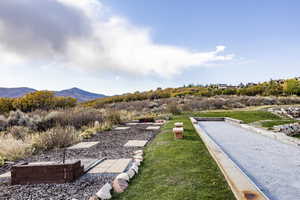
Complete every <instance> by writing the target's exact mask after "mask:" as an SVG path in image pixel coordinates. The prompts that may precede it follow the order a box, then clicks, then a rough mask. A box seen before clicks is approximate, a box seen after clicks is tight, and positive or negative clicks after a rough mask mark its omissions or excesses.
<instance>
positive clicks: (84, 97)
mask: <svg viewBox="0 0 300 200" xmlns="http://www.w3.org/2000/svg"><path fill="white" fill-rule="evenodd" d="M35 91H37V90H35V89H32V88H27V87H20V88H1V87H0V97H9V98H16V97H21V96H24V95H25V94H28V93H31V92H35ZM55 95H56V96H63V97H73V98H76V99H77V100H78V101H80V102H81V101H89V100H93V99H97V98H103V97H106V96H105V95H103V94H96V93H91V92H87V91H84V90H81V89H79V88H71V89H67V90H61V91H55Z"/></svg>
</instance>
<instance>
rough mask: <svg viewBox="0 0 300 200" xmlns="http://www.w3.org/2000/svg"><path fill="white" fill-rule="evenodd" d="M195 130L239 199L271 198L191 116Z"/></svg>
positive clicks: (260, 199) (261, 199) (256, 199)
mask: <svg viewBox="0 0 300 200" xmlns="http://www.w3.org/2000/svg"><path fill="white" fill-rule="evenodd" d="M190 120H191V122H192V124H193V126H194V128H195V130H196V131H197V133H198V134H199V136H200V137H201V139H202V140H203V142H204V144H205V146H206V147H207V149H208V151H209V153H210V154H211V156H212V157H213V158H214V160H215V162H216V163H217V164H218V166H219V168H220V170H221V171H222V173H223V175H224V176H225V179H226V181H227V183H228V184H229V186H230V188H231V190H232V192H233V194H234V195H235V197H236V199H237V200H270V199H269V198H268V197H267V196H266V195H265V194H264V193H263V192H262V191H261V190H260V189H259V188H258V187H257V186H256V184H255V183H254V182H253V181H252V180H251V179H250V178H249V177H248V176H247V175H246V174H245V173H244V172H243V171H242V170H241V169H240V168H239V167H238V166H237V165H236V164H235V163H234V162H233V161H232V160H231V159H230V158H229V156H228V155H227V154H226V153H225V152H224V151H223V150H222V149H221V147H220V146H219V145H217V144H216V143H215V142H214V141H213V140H212V139H211V138H210V137H209V136H208V135H207V134H206V133H205V131H203V130H202V129H201V127H200V126H198V125H197V124H198V123H197V120H196V119H194V118H192V117H191V118H190Z"/></svg>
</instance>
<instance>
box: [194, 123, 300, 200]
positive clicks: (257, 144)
mask: <svg viewBox="0 0 300 200" xmlns="http://www.w3.org/2000/svg"><path fill="white" fill-rule="evenodd" d="M199 126H200V127H201V128H202V129H203V130H204V131H205V132H206V133H207V134H208V135H209V136H210V137H211V138H212V139H213V140H214V141H215V142H216V143H217V144H218V145H220V147H221V148H222V149H223V150H224V151H225V152H226V153H227V154H228V155H229V157H230V158H231V159H232V160H233V161H234V162H235V163H236V164H237V165H238V166H239V167H240V168H241V169H242V170H243V171H244V172H245V173H246V174H247V175H248V176H249V177H250V178H251V179H252V180H253V181H254V182H255V183H256V184H257V185H258V187H259V188H260V189H261V190H262V191H263V192H264V193H265V194H266V195H267V196H268V197H269V198H270V199H272V200H291V199H300V148H299V147H296V146H292V145H289V144H284V143H281V142H279V141H277V140H274V139H272V138H269V137H265V136H263V135H260V134H257V133H255V132H252V131H249V130H246V129H244V128H241V127H238V126H235V125H232V124H229V123H226V122H199Z"/></svg>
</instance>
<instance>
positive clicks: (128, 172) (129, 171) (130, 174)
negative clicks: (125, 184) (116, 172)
mask: <svg viewBox="0 0 300 200" xmlns="http://www.w3.org/2000/svg"><path fill="white" fill-rule="evenodd" d="M126 174H128V176H129V178H133V177H134V175H135V171H134V170H133V169H129V170H128V171H127V172H126Z"/></svg>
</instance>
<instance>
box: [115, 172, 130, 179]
mask: <svg viewBox="0 0 300 200" xmlns="http://www.w3.org/2000/svg"><path fill="white" fill-rule="evenodd" d="M116 179H123V180H125V181H129V179H130V177H129V175H128V174H126V173H121V174H119V175H118V176H117V177H116Z"/></svg>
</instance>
